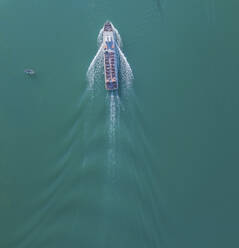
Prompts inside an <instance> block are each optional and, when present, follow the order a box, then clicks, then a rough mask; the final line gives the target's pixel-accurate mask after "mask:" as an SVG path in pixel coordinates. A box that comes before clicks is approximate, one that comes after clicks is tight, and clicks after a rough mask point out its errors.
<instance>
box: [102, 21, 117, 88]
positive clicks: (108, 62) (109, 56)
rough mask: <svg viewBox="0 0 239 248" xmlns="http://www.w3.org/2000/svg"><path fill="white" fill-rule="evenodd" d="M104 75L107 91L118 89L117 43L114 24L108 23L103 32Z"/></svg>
mask: <svg viewBox="0 0 239 248" xmlns="http://www.w3.org/2000/svg"><path fill="white" fill-rule="evenodd" d="M103 46H104V74H105V88H106V90H117V89H118V66H117V51H116V41H115V36H114V31H113V27H112V24H111V23H110V22H106V23H105V25H104V31H103Z"/></svg>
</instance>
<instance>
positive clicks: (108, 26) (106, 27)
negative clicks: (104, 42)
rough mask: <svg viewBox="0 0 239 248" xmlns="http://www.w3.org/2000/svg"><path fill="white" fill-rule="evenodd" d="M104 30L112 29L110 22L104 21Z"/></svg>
mask: <svg viewBox="0 0 239 248" xmlns="http://www.w3.org/2000/svg"><path fill="white" fill-rule="evenodd" d="M104 31H109V32H110V31H113V28H112V25H111V23H110V22H106V23H105V25H104Z"/></svg>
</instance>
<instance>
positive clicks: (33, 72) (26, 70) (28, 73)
mask: <svg viewBox="0 0 239 248" xmlns="http://www.w3.org/2000/svg"><path fill="white" fill-rule="evenodd" d="M24 73H25V74H27V75H34V74H35V73H36V72H35V71H34V70H33V69H25V70H24Z"/></svg>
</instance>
